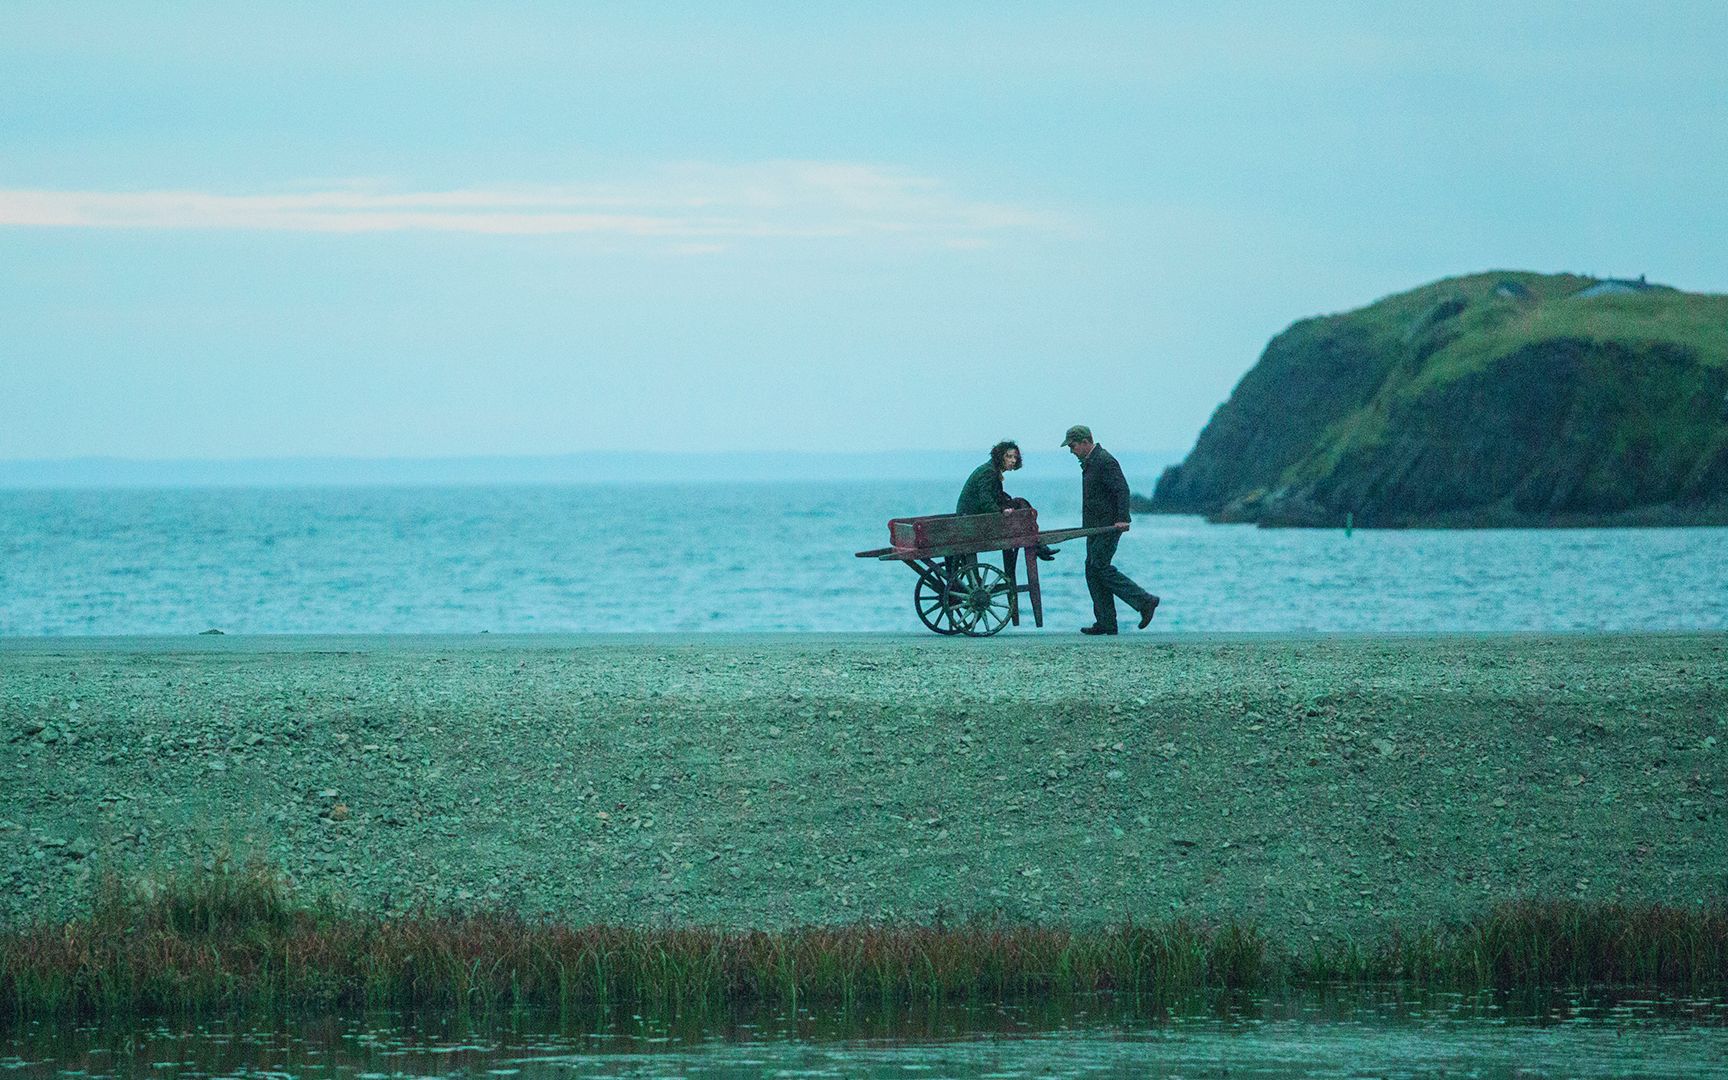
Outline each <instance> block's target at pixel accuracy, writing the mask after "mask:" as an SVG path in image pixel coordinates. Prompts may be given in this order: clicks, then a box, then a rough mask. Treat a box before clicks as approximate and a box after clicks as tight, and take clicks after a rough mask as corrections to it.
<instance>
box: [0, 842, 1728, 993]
mask: <svg viewBox="0 0 1728 1080" xmlns="http://www.w3.org/2000/svg"><path fill="white" fill-rule="evenodd" d="M1386 980H1403V981H1407V982H1412V983H1421V984H1428V985H1445V986H1451V987H1459V988H1486V987H1508V988H1512V987H1519V988H1542V987H1567V986H1593V985H1610V984H1612V985H1626V984H1638V985H1644V986H1651V987H1665V988H1697V987H1701V986H1719V985H1724V984H1728V905H1722V904H1717V905H1713V906H1709V907H1702V908H1675V907H1667V906H1662V905H1643V906H1630V905H1620V904H1586V903H1578V902H1560V901H1554V902H1523V903H1512V904H1505V905H1501V906H1499V907H1496V908H1494V909H1493V910H1492V911H1490V912H1489V913H1488V914H1487V915H1486V916H1485V917H1484V918H1482V919H1480V920H1477V921H1475V922H1471V923H1468V924H1464V925H1458V926H1450V927H1438V928H1423V929H1419V930H1416V931H1414V932H1409V931H1400V930H1393V931H1391V932H1388V933H1387V934H1386V935H1385V936H1384V937H1383V938H1382V939H1380V940H1379V941H1377V942H1376V943H1374V944H1371V945H1363V944H1359V943H1356V942H1348V941H1347V942H1340V943H1333V944H1330V945H1325V946H1321V945H1312V944H1311V945H1310V946H1308V947H1306V948H1305V949H1301V950H1296V949H1283V948H1279V947H1277V945H1276V943H1274V942H1270V941H1268V939H1267V938H1266V937H1265V936H1264V935H1263V934H1262V933H1261V932H1260V931H1259V930H1257V929H1256V928H1254V927H1252V926H1249V925H1246V924H1241V923H1234V922H1226V923H1222V924H1207V923H1195V922H1189V921H1184V920H1174V921H1170V922H1166V923H1159V924H1152V925H1139V924H1130V925H1127V926H1122V927H1115V928H1108V929H1093V930H1073V929H1064V928H1059V927H1041V926H1026V925H1004V924H1000V923H982V922H977V923H962V924H959V925H938V926H912V925H894V924H877V923H859V924H853V925H847V926H818V927H804V928H799V929H792V930H785V931H779V932H773V933H767V932H762V931H725V930H718V929H711V928H701V927H665V928H637V927H620V926H569V925H565V924H560V923H556V922H551V921H545V920H528V919H524V918H521V917H520V916H517V915H514V914H510V913H480V914H474V913H467V914H457V913H439V912H429V911H423V912H418V913H415V914H411V915H408V916H384V915H375V914H368V913H364V912H358V911H354V910H350V909H346V908H343V907H342V906H340V905H337V904H335V903H332V902H330V901H328V900H317V899H310V900H309V899H306V898H302V897H299V896H297V895H295V893H294V892H293V890H292V889H291V888H290V886H289V885H288V883H287V882H286V881H284V880H283V879H282V878H281V877H280V876H279V875H277V874H274V873H272V872H271V871H269V870H268V868H265V867H263V866H259V865H256V864H254V865H247V866H240V867H234V866H230V865H229V864H227V863H225V862H221V861H219V862H217V863H216V865H215V866H214V867H213V868H211V869H197V870H192V871H187V872H184V873H180V874H177V875H172V876H169V877H167V878H163V879H137V880H130V881H122V880H120V879H118V878H114V877H109V878H106V879H104V880H103V881H102V882H101V883H100V884H99V885H98V886H97V889H96V893H95V895H94V897H93V898H92V902H91V904H90V908H89V914H88V915H87V916H83V917H80V918H76V919H73V920H71V921H68V922H65V923H60V924H41V925H37V926H33V927H29V928H25V929H20V930H15V931H11V932H7V933H4V934H0V1016H5V1015H9V1016H12V1017H17V1018H24V1017H45V1016H57V1017H82V1016H92V1015H108V1016H114V1015H126V1014H165V1013H211V1012H223V1011H258V1010H269V1011H289V1010H305V1009H329V1008H357V1007H358V1008H364V1007H392V1008H403V1009H444V1010H450V1011H453V1012H456V1013H458V1014H469V1015H474V1014H486V1015H494V1014H497V1013H499V1012H501V1011H504V1010H508V1009H515V1008H525V1007H532V1008H541V1009H554V1010H564V1011H569V1010H574V1009H578V1008H583V1009H587V1008H594V1007H596V1006H598V1007H602V1008H604V1007H610V1006H617V1005H625V1004H627V1005H630V1006H632V1007H635V1008H646V1009H652V1010H655V1011H656V1012H658V1013H661V1014H663V1015H686V1014H693V1013H702V1012H706V1011H711V1010H717V1009H723V1008H729V1007H733V1006H737V1005H743V1004H759V1005H760V1004H769V1005H784V1006H797V1005H800V1004H823V1005H827V1006H839V1007H854V1006H856V1007H877V1006H880V1005H891V1006H901V1005H909V1004H910V1005H922V1004H936V1003H941V1002H950V1001H986V1000H988V1001H1004V1000H1012V999H1016V998H1020V999H1024V998H1030V997H1042V998H1048V997H1061V996H1064V995H1077V994H1089V993H1096V992H1113V993H1119V994H1131V995H1142V996H1148V997H1151V998H1154V999H1163V1000H1171V999H1174V998H1176V997H1179V996H1182V995H1187V994H1191V993H1194V992H1196V991H1210V990H1254V989H1262V988H1269V987H1271V986H1275V985H1289V984H1299V983H1311V982H1340V981H1343V982H1368V981H1374V982H1380V981H1386Z"/></svg>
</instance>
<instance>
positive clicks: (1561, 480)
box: [1140, 271, 1728, 527]
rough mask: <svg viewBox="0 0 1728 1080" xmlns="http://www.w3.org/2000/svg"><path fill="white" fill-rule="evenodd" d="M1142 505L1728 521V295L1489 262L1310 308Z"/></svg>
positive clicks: (1372, 517) (1454, 521)
mask: <svg viewBox="0 0 1728 1080" xmlns="http://www.w3.org/2000/svg"><path fill="white" fill-rule="evenodd" d="M1140 508H1141V509H1147V510H1152V511H1163V512H1169V513H1197V514H1204V515H1206V516H1207V517H1209V518H1211V519H1212V520H1215V521H1252V522H1258V523H1260V524H1263V525H1298V526H1321V527H1335V526H1339V525H1342V524H1343V523H1344V522H1345V520H1346V518H1347V516H1348V517H1349V518H1350V519H1351V520H1353V521H1354V523H1355V524H1356V525H1357V526H1359V527H1406V526H1441V527H1445V526H1543V525H1567V526H1572V525H1638V524H1646V525H1648V524H1657V525H1665V524H1728V296H1718V295H1701V294H1694V293H1686V292H1682V291H1680V290H1677V289H1672V288H1667V287H1665V286H1660V285H1653V284H1650V283H1648V282H1645V281H1643V280H1642V279H1639V280H1636V281H1621V280H1613V279H1609V280H1598V279H1595V278H1589V277H1580V276H1576V275H1571V274H1533V273H1524V272H1515V271H1494V272H1489V273H1483V274H1475V275H1472V276H1469V277H1459V278H1449V279H1446V280H1442V281H1437V282H1434V283H1432V284H1429V285H1424V286H1422V287H1421V288H1418V289H1413V290H1411V291H1409V292H1405V293H1399V294H1397V295H1395V296H1389V297H1386V298H1385V299H1382V300H1379V301H1377V302H1375V303H1373V304H1370V305H1368V306H1367V307H1364V308H1361V309H1359V310H1356V311H1351V312H1347V313H1345V314H1341V315H1327V316H1322V317H1318V318H1311V319H1304V320H1302V321H1300V322H1298V323H1296V324H1295V325H1293V326H1291V327H1290V328H1289V329H1288V330H1285V331H1284V332H1283V333H1281V334H1279V335H1278V336H1277V337H1275V338H1273V339H1272V341H1271V343H1270V344H1268V345H1267V347H1266V351H1265V352H1264V353H1263V354H1262V355H1261V357H1260V360H1259V362H1258V363H1257V364H1256V365H1255V366H1254V368H1253V369H1252V370H1250V371H1249V372H1248V374H1247V375H1245V376H1244V377H1243V379H1242V381H1241V382H1240V383H1239V384H1238V385H1237V386H1236V389H1235V390H1234V391H1233V392H1232V393H1231V395H1230V398H1229V400H1227V401H1226V402H1225V403H1224V404H1223V405H1222V406H1220V407H1219V409H1218V411H1217V412H1216V413H1215V414H1214V415H1213V417H1212V419H1211V421H1210V422H1209V423H1208V424H1207V426H1206V428H1205V429H1204V430H1203V431H1202V432H1201V434H1200V438H1199V440H1198V441H1197V442H1196V444H1195V446H1194V449H1193V450H1192V451H1191V452H1190V453H1189V455H1188V457H1187V459H1186V460H1184V461H1183V462H1182V463H1181V464H1180V465H1176V466H1173V467H1171V468H1170V469H1169V470H1167V471H1166V472H1165V473H1164V475H1163V476H1162V477H1161V478H1160V479H1159V481H1158V485H1157V489H1156V491H1155V492H1154V494H1153V496H1152V498H1151V499H1150V500H1143V501H1142V504H1141V507H1140Z"/></svg>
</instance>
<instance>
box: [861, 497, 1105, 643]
mask: <svg viewBox="0 0 1728 1080" xmlns="http://www.w3.org/2000/svg"><path fill="white" fill-rule="evenodd" d="M1127 529H1128V524H1127V522H1120V523H1118V524H1115V525H1104V526H1101V527H1099V528H1093V529H1054V530H1052V531H1050V532H1039V531H1038V511H1036V510H1032V509H1026V510H1004V511H1002V512H1001V513H999V514H930V515H927V516H925V517H910V518H893V519H891V520H890V521H889V522H888V543H889V545H890V546H888V547H885V548H875V549H874V550H871V551H860V552H858V553H857V554H858V558H860V559H879V560H881V561H882V562H898V563H903V564H905V565H906V566H908V567H911V569H912V572H913V573H915V574H917V575H918V583H917V584H916V585H914V586H913V588H912V606H913V609H914V610H916V611H917V612H918V618H919V620H920V621H921V622H923V623H924V625H925V626H928V627H929V628H930V629H932V630H934V631H936V632H937V633H938V634H968V635H970V636H972V637H989V636H990V635H991V634H994V633H996V632H997V631H999V630H1001V629H1002V628H1003V627H1004V626H1007V625H1009V624H1010V623H1012V624H1013V625H1015V626H1019V625H1020V594H1021V593H1025V594H1026V598H1027V599H1028V600H1029V601H1031V604H1032V622H1033V625H1034V626H1043V625H1044V600H1043V597H1041V596H1040V595H1039V593H1038V560H1037V558H1036V557H1035V556H1036V553H1037V549H1038V547H1039V545H1041V544H1060V543H1062V542H1064V541H1066V540H1077V539H1079V538H1080V537H1083V536H1092V535H1094V534H1097V533H1107V532H1125V531H1127ZM993 551H1000V552H1002V553H1003V556H1004V558H1003V560H1002V566H1001V567H1000V568H997V567H995V566H991V565H989V564H987V563H983V562H980V561H979V559H978V556H979V555H980V554H982V553H984V552H993ZM1020 562H1024V563H1025V564H1026V580H1025V581H1024V582H1022V581H1021V580H1019V574H1018V573H1017V572H1016V564H1017V563H1020Z"/></svg>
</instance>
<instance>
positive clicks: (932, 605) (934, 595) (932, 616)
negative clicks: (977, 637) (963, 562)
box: [912, 567, 972, 634]
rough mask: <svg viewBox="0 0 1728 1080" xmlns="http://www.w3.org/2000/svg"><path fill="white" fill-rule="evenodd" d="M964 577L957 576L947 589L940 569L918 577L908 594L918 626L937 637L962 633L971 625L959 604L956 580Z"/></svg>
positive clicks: (959, 596)
mask: <svg viewBox="0 0 1728 1080" xmlns="http://www.w3.org/2000/svg"><path fill="white" fill-rule="evenodd" d="M964 576H965V575H964V573H961V574H957V575H956V576H955V581H954V583H953V584H952V585H950V584H948V582H947V581H946V579H945V577H944V575H943V571H942V568H941V567H937V568H936V569H934V570H927V571H925V572H924V573H921V574H919V575H918V587H917V588H915V589H914V590H913V591H912V605H913V607H915V608H917V609H918V619H919V621H920V622H922V623H923V624H924V625H925V626H928V627H929V628H930V629H932V630H934V631H936V632H937V633H938V634H964V633H966V631H967V630H968V629H969V628H970V627H971V625H972V624H971V622H970V621H969V620H968V618H967V614H966V612H965V611H964V610H963V608H962V606H961V603H960V599H961V596H962V593H961V591H960V579H961V578H963V577H964Z"/></svg>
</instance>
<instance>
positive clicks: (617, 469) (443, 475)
mask: <svg viewBox="0 0 1728 1080" xmlns="http://www.w3.org/2000/svg"><path fill="white" fill-rule="evenodd" d="M1051 443H1052V445H1051V447H1033V448H1030V449H1028V451H1027V454H1026V468H1025V469H1024V470H1022V471H1021V472H1019V473H1016V474H1015V476H1016V478H1017V479H1048V478H1056V477H1060V478H1063V479H1073V478H1075V477H1076V476H1077V475H1078V471H1077V470H1076V468H1075V466H1074V462H1073V460H1072V459H1071V458H1070V457H1069V456H1068V455H1067V453H1066V452H1064V451H1062V450H1058V449H1054V437H1052V440H1051ZM1028 446H1029V447H1030V443H1028ZM988 451H989V448H988V447H979V448H978V449H977V450H975V451H974V450H916V451H899V450H897V451H881V452H858V453H816V452H809V453H806V452H798V451H729V452H711V453H679V452H669V451H655V450H652V449H645V450H641V451H634V450H633V451H629V452H605V453H596V452H590V453H576V454H559V455H542V456H523V457H484V456H475V457H449V458H432V457H427V458H358V457H302V458H238V459H232V460H200V459H163V460H146V459H130V458H106V457H92V458H72V459H54V460H48V459H43V460H10V461H7V460H0V490H7V489H12V490H43V489H49V490H53V489H84V488H109V487H114V488H135V487H144V488H158V487H197V488H207V487H298V486H313V487H329V486H379V485H404V486H462V485H469V484H534V485H539V484H666V483H724V482H746V483H776V482H822V481H922V480H928V481H948V482H952V483H953V485H954V487H955V490H956V491H958V490H959V486H960V483H961V482H962V481H963V480H965V478H966V476H967V474H968V473H970V472H971V471H972V469H973V468H974V467H976V466H977V465H978V463H979V462H981V461H983V460H984V459H985V458H986V457H987V456H988ZM1182 454H1183V451H1181V450H1123V451H1119V452H1118V454H1117V456H1118V457H1119V458H1121V460H1122V463H1123V467H1124V469H1126V470H1127V472H1128V475H1129V477H1130V479H1131V480H1133V481H1134V482H1136V483H1138V484H1139V485H1140V486H1141V487H1143V488H1145V489H1146V490H1148V491H1150V490H1151V485H1152V484H1153V482H1154V481H1155V480H1156V479H1157V477H1158V474H1159V473H1161V472H1162V471H1163V469H1164V468H1165V467H1166V466H1168V465H1173V464H1175V463H1176V462H1178V461H1180V460H1181V459H1182Z"/></svg>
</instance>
